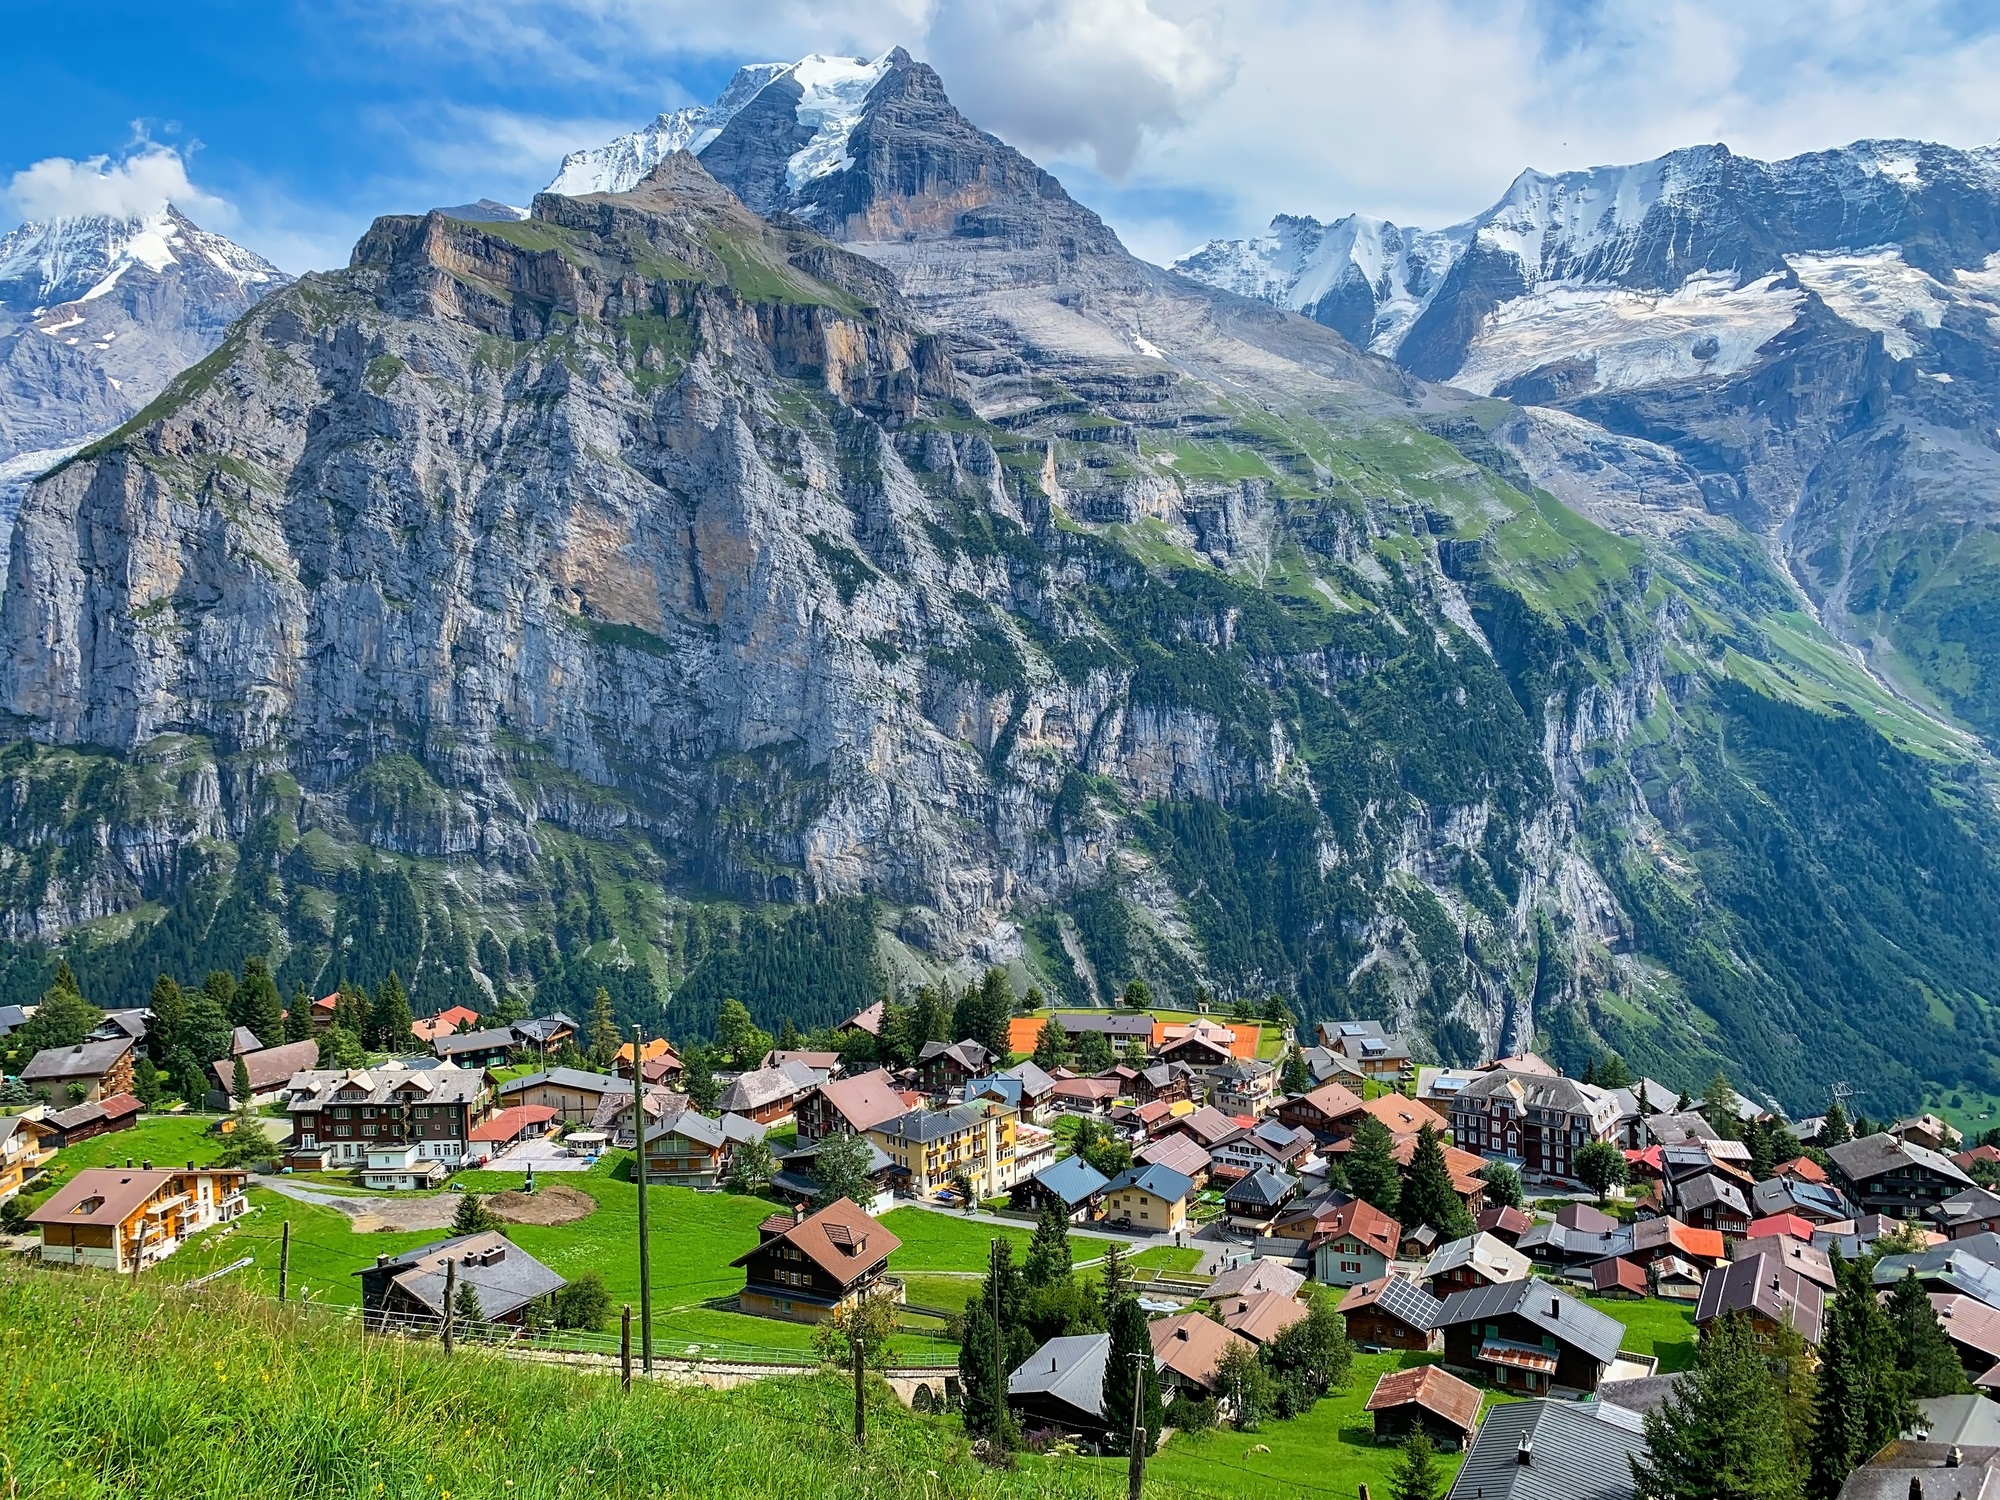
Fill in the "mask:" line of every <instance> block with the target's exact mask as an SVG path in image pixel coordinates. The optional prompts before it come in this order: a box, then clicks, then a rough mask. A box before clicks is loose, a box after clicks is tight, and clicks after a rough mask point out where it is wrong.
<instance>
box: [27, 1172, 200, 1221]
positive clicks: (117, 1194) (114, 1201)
mask: <svg viewBox="0 0 2000 1500" xmlns="http://www.w3.org/2000/svg"><path fill="white" fill-rule="evenodd" d="M173 1180H174V1173H173V1172H171V1171H166V1170H161V1169H158V1168H154V1169H152V1170H134V1169H132V1168H119V1167H85V1168H84V1169H83V1170H82V1171H81V1172H78V1173H77V1174H76V1176H74V1177H72V1178H70V1180H69V1181H68V1182H65V1183H64V1184H63V1185H62V1186H61V1187H59V1188H57V1189H56V1190H55V1192H54V1193H52V1194H51V1195H50V1196H49V1198H48V1201H47V1202H45V1203H43V1204H42V1206H41V1207H40V1208H38V1209H36V1210H35V1211H34V1212H33V1213H31V1214H29V1215H28V1222H29V1223H30V1224H119V1223H123V1222H124V1221H125V1220H126V1219H128V1218H130V1217H131V1216H132V1215H133V1214H135V1213H137V1212H138V1210H139V1208H140V1207H141V1206H142V1205H143V1204H144V1203H145V1202H146V1201H147V1200H148V1199H149V1198H151V1197H152V1196H153V1195H154V1194H155V1193H157V1192H159V1191H160V1190H161V1189H162V1188H164V1187H165V1186H167V1184H168V1183H170V1182H172V1181H173Z"/></svg>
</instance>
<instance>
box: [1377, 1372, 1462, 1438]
mask: <svg viewBox="0 0 2000 1500" xmlns="http://www.w3.org/2000/svg"><path fill="white" fill-rule="evenodd" d="M1481 1400H1482V1396H1481V1393H1480V1390H1479V1387H1478V1386H1476V1385H1472V1384H1470V1383H1468V1382H1466V1381H1463V1380H1460V1379H1459V1378H1458V1377H1457V1376H1456V1375H1453V1374H1452V1373H1450V1372H1449V1371H1448V1370H1445V1369H1443V1368H1441V1367H1440V1366H1438V1365H1418V1366H1416V1367H1415V1368H1414V1369H1409V1370H1391V1371H1389V1372H1388V1373H1387V1374H1386V1375H1384V1376H1383V1377H1382V1378H1381V1379H1380V1380H1378V1381H1376V1382H1375V1389H1374V1391H1373V1392H1372V1393H1370V1395H1369V1397H1368V1400H1367V1403H1366V1404H1365V1405H1364V1406H1363V1407H1362V1408H1361V1409H1362V1410H1363V1411H1365V1412H1369V1413H1371V1414H1372V1415H1373V1416H1374V1418H1375V1441H1376V1442H1378V1443H1400V1442H1402V1441H1403V1440H1404V1439H1406V1438H1408V1437H1410V1436H1411V1435H1412V1434H1414V1433H1418V1432H1421V1433H1423V1434H1424V1436H1426V1437H1428V1438H1429V1439H1430V1440H1431V1441H1432V1442H1433V1443H1434V1444H1436V1445H1437V1446H1438V1447H1440V1448H1444V1449H1448V1450H1449V1449H1457V1448H1463V1447H1465V1446H1466V1445H1468V1444H1469V1443H1471V1441H1472V1435H1473V1434H1474V1433H1475V1432H1477V1431H1478V1430H1479V1403H1480V1401H1481Z"/></svg>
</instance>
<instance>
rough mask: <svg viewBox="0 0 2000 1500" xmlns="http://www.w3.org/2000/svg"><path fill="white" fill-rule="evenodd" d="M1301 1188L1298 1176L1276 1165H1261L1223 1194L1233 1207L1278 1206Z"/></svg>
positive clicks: (1223, 1199) (1226, 1201)
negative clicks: (1279, 1168) (1282, 1170)
mask: <svg viewBox="0 0 2000 1500" xmlns="http://www.w3.org/2000/svg"><path fill="white" fill-rule="evenodd" d="M1298 1190H1299V1180H1298V1178H1296V1177H1294V1176H1292V1175H1291V1173H1289V1172H1281V1171H1279V1170H1278V1169H1277V1168H1276V1167H1259V1168H1258V1169H1257V1170H1256V1171H1254V1172H1252V1173H1250V1174H1249V1175H1248V1176H1247V1177H1245V1178H1243V1179H1242V1180H1241V1181H1240V1182H1237V1183H1236V1184H1235V1185H1233V1186H1232V1187H1231V1188H1230V1189H1229V1191H1228V1192H1226V1193H1224V1194H1223V1195H1222V1201H1223V1202H1224V1203H1226V1204H1228V1205H1229V1206H1230V1207H1232V1208H1276V1207H1278V1206H1279V1205H1280V1204H1282V1203H1285V1202H1287V1201H1289V1200H1290V1198H1291V1197H1292V1195H1293V1194H1294V1193H1296V1192H1297V1191H1298Z"/></svg>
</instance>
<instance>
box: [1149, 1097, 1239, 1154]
mask: <svg viewBox="0 0 2000 1500" xmlns="http://www.w3.org/2000/svg"><path fill="white" fill-rule="evenodd" d="M1168 1128H1169V1129H1171V1130H1176V1131H1179V1132H1180V1133H1181V1134H1183V1135H1190V1136H1193V1137H1194V1138H1195V1140H1197V1141H1199V1142H1200V1143H1201V1144H1202V1145H1204V1146H1206V1147H1208V1148H1209V1149H1210V1150H1214V1149H1215V1148H1216V1147H1217V1146H1219V1145H1221V1144H1222V1143H1223V1142H1224V1141H1226V1140H1228V1139H1229V1138H1230V1137H1231V1136H1233V1135H1235V1134H1237V1133H1238V1132H1239V1131H1241V1130H1242V1129H1243V1127H1242V1126H1241V1125H1238V1124H1237V1123H1236V1122H1235V1121H1234V1120H1232V1119H1230V1118H1229V1116H1228V1115H1225V1114H1224V1113H1223V1112H1222V1111H1221V1110H1219V1109H1217V1108H1216V1107H1215V1106H1214V1105H1212V1104H1204V1105H1203V1106H1202V1107H1201V1108H1200V1109H1198V1110H1195V1111H1194V1112H1193V1113H1192V1114H1186V1115H1182V1116H1181V1117H1180V1118H1179V1119H1177V1120H1175V1121H1174V1123H1173V1124H1172V1125H1171V1126H1169V1127H1168Z"/></svg>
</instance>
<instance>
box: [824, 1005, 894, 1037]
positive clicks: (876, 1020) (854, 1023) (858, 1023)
mask: <svg viewBox="0 0 2000 1500" xmlns="http://www.w3.org/2000/svg"><path fill="white" fill-rule="evenodd" d="M882 1011H883V1003H882V1002H881V1001H880V1000H877V1001H876V1002H875V1003H874V1004H873V1005H864V1006H862V1007H861V1009H859V1010H857V1011H856V1012H855V1013H854V1014H853V1015H851V1016H849V1017H848V1018H847V1019H846V1020H845V1021H842V1022H841V1023H840V1024H839V1025H838V1026H836V1027H835V1028H834V1030H836V1031H846V1030H849V1029H850V1028H852V1029H853V1030H855V1031H865V1032H867V1033H868V1034H869V1035H870V1036H880V1035H881V1034H882Z"/></svg>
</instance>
